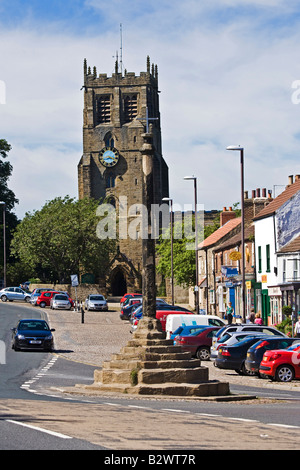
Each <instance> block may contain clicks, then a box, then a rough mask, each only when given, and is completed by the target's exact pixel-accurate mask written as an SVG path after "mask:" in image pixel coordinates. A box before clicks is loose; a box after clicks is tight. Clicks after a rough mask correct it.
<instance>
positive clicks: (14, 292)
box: [0, 287, 31, 302]
mask: <svg viewBox="0 0 300 470" xmlns="http://www.w3.org/2000/svg"><path fill="white" fill-rule="evenodd" d="M30 296H31V294H30V293H29V292H25V291H24V290H23V289H21V288H20V287H5V288H4V289H1V290H0V299H1V300H2V302H6V301H7V300H8V301H9V302H13V301H14V300H21V301H25V302H29V301H30Z"/></svg>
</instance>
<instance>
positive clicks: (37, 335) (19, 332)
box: [12, 319, 55, 351]
mask: <svg viewBox="0 0 300 470" xmlns="http://www.w3.org/2000/svg"><path fill="white" fill-rule="evenodd" d="M53 331H55V329H54V328H52V329H50V328H49V325H48V323H47V322H46V321H45V320H32V319H30V320H20V321H19V323H18V325H17V326H16V328H12V349H14V350H15V351H18V350H20V349H42V350H46V351H51V350H52V349H53V347H54V339H53V335H52V332H53Z"/></svg>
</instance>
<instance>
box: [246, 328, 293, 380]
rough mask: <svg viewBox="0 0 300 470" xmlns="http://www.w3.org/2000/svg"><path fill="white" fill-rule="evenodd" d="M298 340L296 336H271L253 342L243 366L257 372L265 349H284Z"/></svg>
mask: <svg viewBox="0 0 300 470" xmlns="http://www.w3.org/2000/svg"><path fill="white" fill-rule="evenodd" d="M295 342H299V339H297V338H283V337H282V336H271V337H268V338H264V339H261V340H260V341H257V343H254V344H253V345H252V346H251V347H250V348H249V349H248V352H247V356H246V360H245V368H246V370H247V371H248V372H251V373H252V374H258V373H259V366H260V363H261V361H262V358H263V355H264V352H265V351H268V350H272V349H286V348H288V347H289V346H291V345H292V344H293V343H295Z"/></svg>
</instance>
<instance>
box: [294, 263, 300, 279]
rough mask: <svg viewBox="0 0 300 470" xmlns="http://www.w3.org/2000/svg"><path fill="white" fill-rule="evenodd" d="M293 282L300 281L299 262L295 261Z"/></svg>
mask: <svg viewBox="0 0 300 470" xmlns="http://www.w3.org/2000/svg"><path fill="white" fill-rule="evenodd" d="M293 265H294V266H293V281H298V280H299V274H298V260H297V259H294V260H293Z"/></svg>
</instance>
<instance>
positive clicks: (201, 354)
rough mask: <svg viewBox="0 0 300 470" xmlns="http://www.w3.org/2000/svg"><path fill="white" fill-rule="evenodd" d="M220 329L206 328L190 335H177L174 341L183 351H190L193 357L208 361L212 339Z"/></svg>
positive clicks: (214, 327)
mask: <svg viewBox="0 0 300 470" xmlns="http://www.w3.org/2000/svg"><path fill="white" fill-rule="evenodd" d="M219 329H220V327H217V326H209V327H205V326H204V327H203V328H202V329H200V330H197V331H195V332H194V333H192V334H190V335H187V336H183V335H182V334H181V335H177V336H176V337H175V339H174V344H175V345H176V346H181V347H182V350H183V351H189V352H190V353H191V354H192V356H193V357H197V358H198V359H201V360H202V361H208V360H209V359H210V347H211V340H212V337H213V336H214V335H215V334H216V332H217V331H218V330H219Z"/></svg>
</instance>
